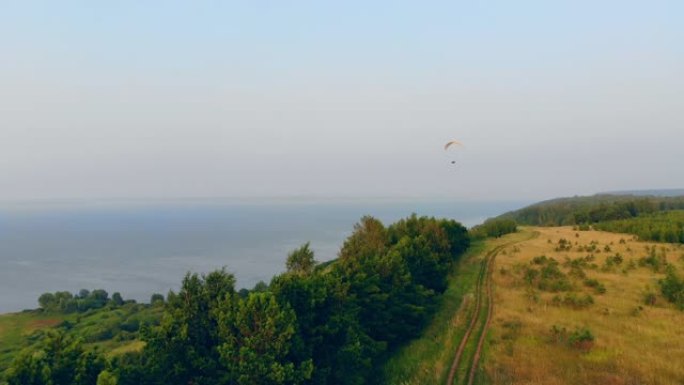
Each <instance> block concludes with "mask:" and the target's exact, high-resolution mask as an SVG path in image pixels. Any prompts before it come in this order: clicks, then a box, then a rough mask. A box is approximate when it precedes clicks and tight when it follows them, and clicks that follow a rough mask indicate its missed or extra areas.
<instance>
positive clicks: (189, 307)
mask: <svg viewBox="0 0 684 385" xmlns="http://www.w3.org/2000/svg"><path fill="white" fill-rule="evenodd" d="M234 296H235V278H234V276H233V275H232V274H229V273H227V272H226V271H225V269H222V270H217V271H214V272H211V273H209V274H207V275H203V276H201V277H200V276H199V275H197V274H190V273H188V274H187V275H186V276H185V278H184V279H183V284H182V287H181V289H180V291H179V292H178V294H175V293H173V292H170V293H169V296H168V300H167V304H166V307H165V312H164V315H163V317H162V321H161V324H160V326H159V327H158V328H155V329H152V330H150V331H149V332H147V333H145V338H144V339H145V341H146V342H147V345H146V346H145V348H144V360H143V361H144V365H145V370H146V371H147V372H148V373H150V374H151V377H153V378H155V379H157V381H158V382H159V383H172V384H205V383H215V382H216V381H217V379H218V378H221V377H222V376H223V375H224V373H223V372H224V370H223V368H222V366H221V364H220V363H219V354H218V351H217V347H218V346H219V344H220V340H219V331H218V318H217V317H218V312H217V309H218V307H219V304H223V303H224V300H225V299H226V298H233V297H234Z"/></svg>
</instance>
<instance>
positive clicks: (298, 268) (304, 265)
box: [285, 242, 316, 274]
mask: <svg viewBox="0 0 684 385" xmlns="http://www.w3.org/2000/svg"><path fill="white" fill-rule="evenodd" d="M314 266H316V260H315V259H314V253H313V251H312V250H311V249H310V248H309V242H307V243H305V244H304V245H303V246H302V247H300V248H299V249H297V250H294V251H293V252H291V253H290V254H289V255H288V256H287V261H286V262H285V267H286V268H287V271H288V272H291V273H295V274H310V273H311V272H312V271H313V269H314Z"/></svg>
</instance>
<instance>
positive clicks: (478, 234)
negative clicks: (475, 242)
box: [471, 218, 518, 238]
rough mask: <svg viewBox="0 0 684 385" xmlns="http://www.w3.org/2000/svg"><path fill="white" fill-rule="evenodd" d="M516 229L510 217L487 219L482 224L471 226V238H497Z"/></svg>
mask: <svg viewBox="0 0 684 385" xmlns="http://www.w3.org/2000/svg"><path fill="white" fill-rule="evenodd" d="M516 231H518V225H517V223H516V222H515V221H514V220H512V219H497V218H494V219H488V220H486V221H485V222H484V223H483V224H481V225H478V226H475V227H473V229H472V230H471V234H472V236H473V238H486V237H492V238H499V237H501V236H504V235H506V234H510V233H515V232H516Z"/></svg>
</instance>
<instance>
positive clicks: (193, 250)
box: [0, 202, 523, 313]
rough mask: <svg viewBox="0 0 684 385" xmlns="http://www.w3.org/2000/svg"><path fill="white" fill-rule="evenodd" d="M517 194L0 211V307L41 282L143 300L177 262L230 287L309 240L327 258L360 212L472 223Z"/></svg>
mask: <svg viewBox="0 0 684 385" xmlns="http://www.w3.org/2000/svg"><path fill="white" fill-rule="evenodd" d="M522 204H523V203H521V202H505V203H504V202H490V203H453V202H452V203H410V202H407V203H344V204H342V203H338V204H330V203H319V204H304V203H289V204H188V203H184V204H180V203H178V204H173V205H170V204H167V205H155V206H140V205H138V206H135V207H128V208H122V207H118V208H115V207H108V208H107V207H99V208H93V207H90V208H70V209H65V208H62V209H55V208H52V209H42V210H38V209H32V210H16V209H14V210H0V313H2V312H10V311H18V310H21V309H25V308H35V307H37V301H36V300H37V298H38V296H39V295H40V294H41V293H44V292H47V291H51V292H52V291H57V290H68V291H71V292H76V291H78V290H79V289H81V288H87V289H96V288H104V289H105V290H107V291H108V292H109V293H110V294H111V293H113V292H115V291H119V292H121V294H122V295H123V296H124V298H134V299H136V300H139V301H145V302H147V301H148V300H149V298H150V295H151V294H152V293H163V294H165V293H166V292H168V291H169V290H170V289H173V290H177V289H178V287H179V285H180V282H181V279H182V277H183V275H184V274H185V273H186V272H187V271H193V272H208V271H211V270H213V269H217V268H221V267H223V266H225V267H226V268H227V269H228V270H229V271H231V272H233V273H235V275H236V277H237V282H238V287H252V286H253V285H254V284H255V283H256V282H258V281H259V280H264V281H266V282H268V281H269V280H270V278H271V277H272V276H273V275H274V274H277V273H280V272H282V271H283V269H284V261H285V258H286V256H287V253H288V251H290V250H292V249H294V248H296V247H298V246H299V245H301V244H303V243H304V242H307V241H310V242H311V246H312V248H313V249H314V251H315V253H316V259H317V260H319V261H326V260H329V259H332V258H335V256H336V254H337V251H338V250H339V248H340V246H341V244H342V241H343V240H344V239H345V238H346V237H347V236H348V235H349V233H350V232H351V230H352V226H353V225H354V223H356V222H357V221H358V220H359V218H360V217H361V216H362V215H366V214H368V215H373V216H375V217H377V218H379V219H381V220H382V221H383V222H385V223H386V224H388V223H391V222H393V221H396V220H397V219H400V218H402V217H405V216H407V215H409V214H411V213H412V212H415V213H417V214H419V215H430V216H437V217H446V218H453V219H456V220H458V221H460V222H461V223H463V224H465V225H467V226H472V225H475V224H477V223H480V222H482V220H484V219H485V218H487V217H491V216H494V215H497V214H500V213H503V212H505V211H507V210H510V209H514V208H518V207H521V206H522Z"/></svg>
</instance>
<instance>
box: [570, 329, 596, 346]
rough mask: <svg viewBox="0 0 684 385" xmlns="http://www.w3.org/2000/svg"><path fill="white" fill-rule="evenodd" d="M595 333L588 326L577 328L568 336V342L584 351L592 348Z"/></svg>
mask: <svg viewBox="0 0 684 385" xmlns="http://www.w3.org/2000/svg"><path fill="white" fill-rule="evenodd" d="M594 339H595V338H594V335H593V334H592V332H591V330H589V329H588V328H586V327H582V328H577V329H575V331H573V332H572V333H570V335H569V336H568V344H569V345H570V346H571V347H573V348H575V349H580V350H584V351H588V350H591V348H592V347H593V346H594Z"/></svg>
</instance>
